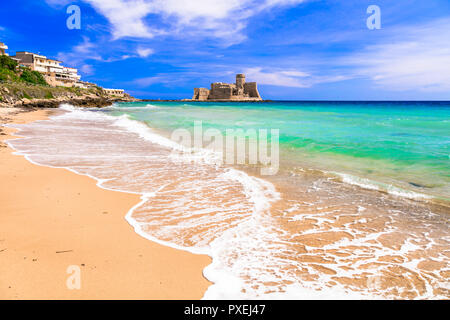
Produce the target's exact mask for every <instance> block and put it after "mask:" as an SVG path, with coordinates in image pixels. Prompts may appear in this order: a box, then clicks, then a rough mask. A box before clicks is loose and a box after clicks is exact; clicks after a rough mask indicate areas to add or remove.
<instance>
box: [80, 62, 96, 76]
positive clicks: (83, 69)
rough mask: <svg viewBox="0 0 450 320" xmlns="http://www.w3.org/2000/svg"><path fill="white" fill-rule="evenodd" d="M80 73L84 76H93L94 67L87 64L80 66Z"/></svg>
mask: <svg viewBox="0 0 450 320" xmlns="http://www.w3.org/2000/svg"><path fill="white" fill-rule="evenodd" d="M80 71H81V72H82V73H84V74H85V75H91V74H94V67H92V66H91V65H89V64H85V65H83V66H81V68H80Z"/></svg>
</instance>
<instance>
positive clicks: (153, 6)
mask: <svg viewBox="0 0 450 320" xmlns="http://www.w3.org/2000/svg"><path fill="white" fill-rule="evenodd" d="M46 1H47V3H49V4H50V5H63V4H67V0H46ZM83 1H84V2H86V3H89V4H90V5H91V6H92V7H93V8H94V9H95V10H96V11H98V12H99V13H100V14H102V15H103V16H105V17H106V19H108V21H109V22H110V24H111V26H112V34H113V37H114V38H115V39H119V38H124V37H136V38H153V37H155V36H157V35H165V34H168V33H171V34H173V33H175V34H183V35H185V34H186V33H189V34H193V35H197V36H202V37H205V36H210V37H215V38H220V39H223V40H225V43H227V44H231V43H237V42H240V41H242V40H243V39H244V38H245V36H244V35H243V34H242V30H243V29H244V28H245V27H246V24H247V21H248V19H249V18H250V17H252V16H254V15H256V14H258V13H260V12H261V11H263V10H267V9H271V8H274V7H280V6H293V5H296V4H299V3H302V2H304V1H306V0H83ZM150 15H156V16H158V17H159V18H161V19H163V20H164V22H165V24H167V28H164V29H163V28H161V26H158V27H152V21H151V18H150V17H149V16H150Z"/></svg>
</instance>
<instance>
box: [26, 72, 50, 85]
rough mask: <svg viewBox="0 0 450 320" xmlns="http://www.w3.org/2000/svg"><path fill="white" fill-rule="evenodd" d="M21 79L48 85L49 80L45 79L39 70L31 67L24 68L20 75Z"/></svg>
mask: <svg viewBox="0 0 450 320" xmlns="http://www.w3.org/2000/svg"><path fill="white" fill-rule="evenodd" d="M20 79H21V80H22V81H25V82H27V83H32V84H37V85H41V86H47V85H48V84H47V81H45V79H44V77H43V76H42V74H40V73H39V72H37V71H31V70H30V69H27V68H23V69H22V74H21V76H20Z"/></svg>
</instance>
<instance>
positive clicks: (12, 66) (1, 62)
mask: <svg viewBox="0 0 450 320" xmlns="http://www.w3.org/2000/svg"><path fill="white" fill-rule="evenodd" d="M16 68H17V62H16V61H14V60H13V59H11V58H10V57H8V56H0V69H8V70H10V71H16Z"/></svg>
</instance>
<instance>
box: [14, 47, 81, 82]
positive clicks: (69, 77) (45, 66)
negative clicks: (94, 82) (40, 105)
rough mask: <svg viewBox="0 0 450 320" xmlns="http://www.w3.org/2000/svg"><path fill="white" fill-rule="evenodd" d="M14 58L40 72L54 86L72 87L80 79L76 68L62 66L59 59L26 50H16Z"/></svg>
mask: <svg viewBox="0 0 450 320" xmlns="http://www.w3.org/2000/svg"><path fill="white" fill-rule="evenodd" d="M15 58H17V59H19V60H20V64H22V65H24V66H27V67H29V68H30V69H31V70H33V71H38V72H40V73H42V74H43V75H44V78H45V80H46V81H47V82H48V84H49V85H51V86H54V87H56V86H64V87H73V86H74V84H75V83H76V82H77V81H79V80H80V79H81V76H80V75H78V70H77V69H74V68H69V67H64V66H62V65H61V63H62V61H59V60H54V59H49V58H47V57H46V56H43V55H40V54H36V53H32V52H27V51H19V52H16V56H15Z"/></svg>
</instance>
